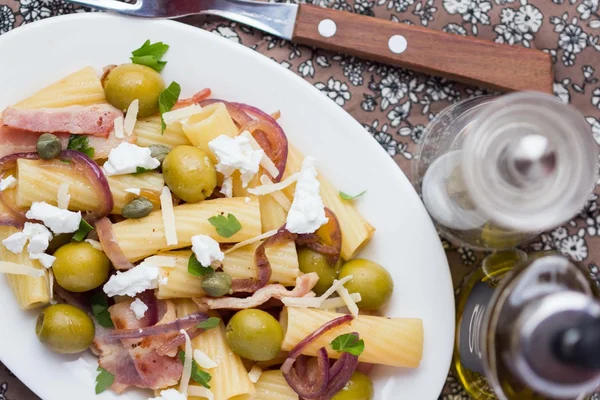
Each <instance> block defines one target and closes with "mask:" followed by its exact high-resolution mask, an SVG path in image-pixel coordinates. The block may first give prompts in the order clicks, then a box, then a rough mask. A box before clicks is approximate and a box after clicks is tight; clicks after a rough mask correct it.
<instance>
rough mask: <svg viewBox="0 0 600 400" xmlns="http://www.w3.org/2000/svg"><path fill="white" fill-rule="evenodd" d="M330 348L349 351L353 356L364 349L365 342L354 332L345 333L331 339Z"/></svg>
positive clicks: (358, 354) (359, 353)
mask: <svg viewBox="0 0 600 400" xmlns="http://www.w3.org/2000/svg"><path fill="white" fill-rule="evenodd" d="M331 348H332V349H334V350H335V351H338V352H345V353H350V354H352V355H354V356H360V355H361V354H362V352H363V351H364V350H365V342H364V340H362V339H359V338H358V334H356V333H346V334H345V335H340V336H338V337H336V338H335V339H333V341H332V342H331Z"/></svg>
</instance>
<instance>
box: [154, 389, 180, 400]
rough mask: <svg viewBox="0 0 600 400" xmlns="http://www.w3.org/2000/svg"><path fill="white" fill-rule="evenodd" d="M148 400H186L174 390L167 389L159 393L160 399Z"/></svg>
mask: <svg viewBox="0 0 600 400" xmlns="http://www.w3.org/2000/svg"><path fill="white" fill-rule="evenodd" d="M148 400H187V396H186V395H185V394H183V393H181V392H180V391H179V390H176V389H167V390H163V391H161V392H160V397H152V398H149V399H148Z"/></svg>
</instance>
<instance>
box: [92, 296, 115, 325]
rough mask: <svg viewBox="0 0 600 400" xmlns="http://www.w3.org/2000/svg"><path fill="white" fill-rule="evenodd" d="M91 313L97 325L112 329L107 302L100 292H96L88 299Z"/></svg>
mask: <svg viewBox="0 0 600 400" xmlns="http://www.w3.org/2000/svg"><path fill="white" fill-rule="evenodd" d="M90 303H91V304H92V313H93V314H94V317H95V318H96V321H98V323H99V324H100V325H101V326H103V327H105V328H114V327H115V325H114V324H113V322H112V320H111V319H110V313H109V312H108V301H107V299H106V296H105V295H104V293H102V292H96V293H94V294H93V295H92V296H91V297H90Z"/></svg>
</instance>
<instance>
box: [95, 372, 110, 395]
mask: <svg viewBox="0 0 600 400" xmlns="http://www.w3.org/2000/svg"><path fill="white" fill-rule="evenodd" d="M97 371H98V372H100V373H99V374H98V376H97V377H96V394H100V393H102V392H104V391H105V390H106V389H108V388H109V387H110V385H112V384H113V382H114V381H115V376H114V375H113V374H111V373H110V372H108V371H107V370H105V369H104V368H102V367H98V369H97Z"/></svg>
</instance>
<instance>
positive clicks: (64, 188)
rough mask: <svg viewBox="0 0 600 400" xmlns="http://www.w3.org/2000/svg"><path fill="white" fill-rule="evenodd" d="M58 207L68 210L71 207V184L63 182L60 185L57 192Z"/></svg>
mask: <svg viewBox="0 0 600 400" xmlns="http://www.w3.org/2000/svg"><path fill="white" fill-rule="evenodd" d="M56 197H57V203H58V208H60V209H63V210H66V209H68V208H69V203H70V202H71V195H70V194H69V184H68V183H66V182H65V183H61V184H60V185H59V186H58V193H57V194H56Z"/></svg>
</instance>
